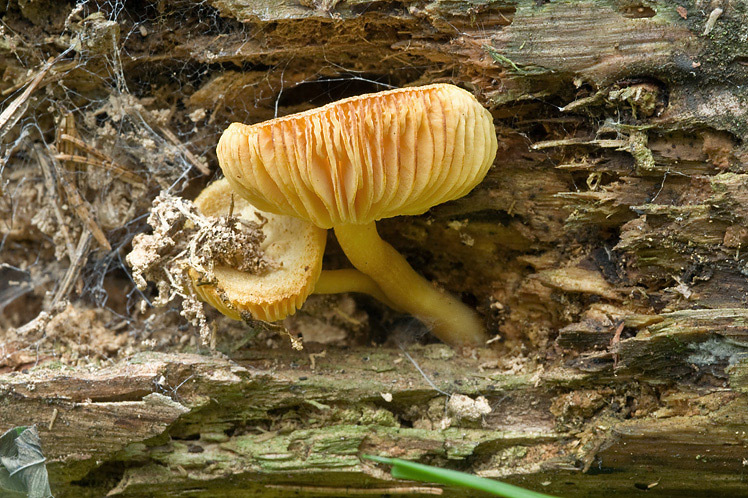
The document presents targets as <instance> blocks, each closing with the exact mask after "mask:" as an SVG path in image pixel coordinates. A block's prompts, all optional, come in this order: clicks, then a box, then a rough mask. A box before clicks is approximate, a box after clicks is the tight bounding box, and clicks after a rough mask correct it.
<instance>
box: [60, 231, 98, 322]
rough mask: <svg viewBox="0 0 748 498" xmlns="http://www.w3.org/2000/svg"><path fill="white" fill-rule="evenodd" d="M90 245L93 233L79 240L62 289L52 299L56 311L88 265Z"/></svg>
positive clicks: (84, 235) (82, 235)
mask: <svg viewBox="0 0 748 498" xmlns="http://www.w3.org/2000/svg"><path fill="white" fill-rule="evenodd" d="M90 245H91V233H86V232H83V233H82V234H81V236H80V239H78V246H77V247H76V248H75V254H74V256H73V257H71V258H70V267H69V268H68V270H67V271H66V272H65V276H64V277H63V278H62V283H60V287H59V288H58V289H57V292H55V295H54V297H53V298H52V304H51V308H52V309H54V307H55V306H56V305H57V303H59V302H60V301H62V300H63V299H65V298H66V297H67V295H68V294H69V293H70V290H71V289H72V287H73V283H74V282H75V280H76V279H77V278H78V275H80V272H81V270H82V269H83V265H85V264H86V260H87V259H88V248H89V246H90Z"/></svg>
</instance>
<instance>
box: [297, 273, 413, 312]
mask: <svg viewBox="0 0 748 498" xmlns="http://www.w3.org/2000/svg"><path fill="white" fill-rule="evenodd" d="M343 292H361V293H363V294H368V295H370V296H371V297H373V298H374V299H377V300H378V301H380V302H382V303H384V304H386V305H387V306H389V307H390V308H392V309H394V310H397V311H402V309H401V308H400V307H399V306H398V305H396V304H395V303H394V302H393V301H392V300H391V299H390V298H388V297H387V296H386V295H385V294H384V292H382V289H380V288H379V286H378V285H377V283H376V282H375V281H374V280H373V279H372V278H371V277H370V276H368V275H366V274H364V273H361V272H360V271H358V270H354V269H353V268H349V269H345V270H322V273H321V274H320V276H319V279H318V280H317V283H316V284H315V285H314V291H313V292H312V294H341V293H343Z"/></svg>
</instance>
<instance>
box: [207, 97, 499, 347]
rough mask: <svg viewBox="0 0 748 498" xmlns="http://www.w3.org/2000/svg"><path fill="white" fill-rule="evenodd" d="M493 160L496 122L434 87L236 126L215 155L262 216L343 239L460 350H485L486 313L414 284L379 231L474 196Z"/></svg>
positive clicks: (379, 279) (400, 300)
mask: <svg viewBox="0 0 748 498" xmlns="http://www.w3.org/2000/svg"><path fill="white" fill-rule="evenodd" d="M496 149H497V141H496V133H495V130H494V127H493V120H492V118H491V115H490V113H489V112H488V111H487V110H486V109H485V108H484V107H483V106H481V105H480V103H479V102H478V101H477V100H476V99H475V97H474V96H473V95H471V94H470V93H468V92H466V91H464V90H462V89H460V88H458V87H456V86H453V85H446V84H436V85H429V86H423V87H415V88H404V89H398V90H391V91H386V92H380V93H374V94H368V95H361V96H358V97H353V98H348V99H344V100H341V101H338V102H334V103H332V104H328V105H326V106H323V107H320V108H317V109H312V110H310V111H306V112H302V113H298V114H294V115H290V116H285V117H282V118H276V119H273V120H270V121H266V122H264V123H259V124H255V125H251V126H248V125H244V124H240V123H233V124H232V125H231V126H229V127H228V129H227V130H226V131H225V132H224V133H223V136H222V137H221V139H220V141H219V143H218V148H217V154H218V161H219V164H220V166H221V169H222V170H223V172H224V175H225V176H226V178H227V179H228V181H229V182H230V183H231V186H232V187H233V189H234V190H235V191H236V192H237V193H238V194H239V195H241V196H243V197H245V198H246V199H249V200H250V202H252V204H254V205H255V206H257V207H259V208H261V209H263V210H265V211H268V212H272V213H279V214H285V215H290V216H295V217H298V218H301V219H304V220H309V221H311V222H312V223H313V224H315V225H316V226H318V227H320V228H334V230H335V235H336V236H337V238H338V241H339V242H340V245H341V247H342V248H343V251H344V252H345V254H346V255H347V256H348V258H349V259H350V261H351V262H352V263H353V265H354V266H355V267H356V268H358V269H359V270H360V271H361V272H363V273H365V274H367V275H369V276H370V277H371V278H372V279H373V280H374V281H376V283H377V284H378V286H379V288H381V290H382V291H383V292H384V294H385V295H386V296H387V297H388V298H389V299H390V300H391V301H393V302H395V303H397V304H398V306H399V307H400V308H401V309H403V310H405V311H407V312H409V313H412V314H413V315H415V316H416V317H418V318H419V319H420V320H421V321H423V322H424V323H425V324H426V325H427V326H429V327H430V328H431V330H432V332H433V333H434V334H435V335H436V336H437V337H439V338H440V339H442V340H443V341H445V342H447V343H450V344H452V345H457V346H461V345H476V344H479V343H481V342H482V341H483V340H484V338H485V332H484V328H483V326H482V323H481V321H480V320H479V318H478V316H477V314H476V313H475V312H474V311H473V310H471V309H470V308H468V307H467V306H465V305H464V304H463V303H462V302H460V301H459V300H457V299H455V298H454V297H452V296H450V295H448V294H446V293H444V292H441V291H439V290H437V289H436V288H435V287H434V286H433V285H432V284H431V283H430V282H429V281H427V280H425V279H424V278H423V277H421V276H420V275H419V274H418V273H416V272H415V271H414V270H413V268H411V266H410V265H409V264H408V263H407V261H406V260H405V258H403V256H402V255H400V254H399V253H398V252H397V251H396V250H395V249H394V248H393V247H392V246H390V245H389V244H388V243H387V242H385V241H383V240H382V239H381V238H380V237H379V235H378V233H377V230H376V226H375V222H376V220H379V219H382V218H387V217H392V216H398V215H416V214H422V213H424V212H425V211H427V210H428V209H429V208H431V207H432V206H434V205H436V204H440V203H442V202H446V201H449V200H452V199H457V198H459V197H462V196H463V195H465V194H467V193H468V192H469V191H470V190H471V189H472V188H473V187H475V186H476V185H477V184H478V183H479V182H480V181H481V180H482V179H483V177H484V176H485V174H486V172H487V171H488V168H489V167H490V166H491V164H492V163H493V160H494V157H495V155H496Z"/></svg>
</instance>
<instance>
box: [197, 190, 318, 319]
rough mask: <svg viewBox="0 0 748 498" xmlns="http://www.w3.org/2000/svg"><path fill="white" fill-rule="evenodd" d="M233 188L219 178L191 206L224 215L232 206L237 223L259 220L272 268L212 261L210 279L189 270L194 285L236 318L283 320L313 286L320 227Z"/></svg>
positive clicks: (204, 297) (256, 221)
mask: <svg viewBox="0 0 748 498" xmlns="http://www.w3.org/2000/svg"><path fill="white" fill-rule="evenodd" d="M232 193H233V191H232V189H231V186H230V185H229V183H228V182H227V181H226V180H219V181H217V182H214V183H212V184H211V185H209V186H208V187H206V188H205V189H204V190H203V191H202V192H201V193H200V195H199V196H198V197H197V198H196V199H195V206H196V207H197V209H198V211H200V214H202V215H204V216H215V217H219V216H226V215H228V214H229V213H230V212H231V211H232V209H233V213H232V214H233V216H236V217H237V218H238V219H239V221H240V222H242V221H245V222H246V221H252V222H255V223H259V224H261V225H262V232H263V233H264V235H265V240H264V241H263V242H262V243H261V244H260V249H261V250H262V251H263V253H264V255H265V257H266V258H267V259H268V260H269V261H271V262H272V267H271V268H269V269H268V270H266V271H263V272H259V273H258V272H248V271H242V270H241V269H239V268H237V267H236V266H237V265H234V264H221V265H216V266H215V267H214V268H213V272H212V273H213V276H214V278H215V281H213V282H210V281H208V282H202V281H201V280H200V275H199V273H198V272H197V271H196V270H194V269H193V270H191V271H190V276H191V277H192V281H193V287H194V288H195V292H196V293H197V294H198V296H200V298H201V299H202V300H204V301H206V302H208V303H209V304H211V305H212V306H214V307H215V308H217V309H218V310H219V311H220V312H221V313H223V314H224V315H226V316H228V317H230V318H233V319H235V320H240V319H242V318H244V317H247V318H249V316H247V315H246V314H247V313H248V314H249V315H250V316H251V318H255V319H258V320H265V321H268V322H274V321H277V320H282V319H283V318H285V317H286V316H288V315H290V314H292V313H294V312H295V311H296V309H297V308H299V307H301V305H302V304H303V303H304V301H306V298H307V297H308V296H309V294H311V292H312V290H313V289H314V285H315V283H316V282H317V279H318V278H319V275H320V272H321V271H322V255H323V253H324V251H325V243H326V233H325V230H322V229H320V228H318V227H316V226H314V225H312V224H310V223H308V222H305V221H304V220H301V219H298V218H292V217H290V216H284V215H279V214H273V213H267V212H262V211H260V210H259V209H256V208H255V207H254V206H253V205H252V204H250V203H249V201H247V200H246V199H242V198H241V197H238V196H236V195H233V196H232ZM232 203H233V207H232Z"/></svg>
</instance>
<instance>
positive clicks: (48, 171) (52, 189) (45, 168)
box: [34, 147, 75, 263]
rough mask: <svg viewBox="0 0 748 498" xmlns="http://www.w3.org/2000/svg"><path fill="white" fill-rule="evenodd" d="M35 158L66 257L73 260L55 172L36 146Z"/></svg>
mask: <svg viewBox="0 0 748 498" xmlns="http://www.w3.org/2000/svg"><path fill="white" fill-rule="evenodd" d="M34 153H35V154H36V159H37V161H39V166H41V168H42V173H44V186H45V187H46V188H47V191H48V192H49V195H50V196H51V197H52V207H53V208H54V213H55V218H57V225H58V226H59V227H60V232H61V233H62V237H63V238H64V239H65V247H66V248H67V251H68V257H69V258H70V262H71V263H72V262H73V258H74V253H75V248H74V247H73V242H72V240H71V238H70V232H69V230H68V227H67V224H66V223H65V216H64V215H63V214H62V208H61V207H60V202H59V201H60V196H59V195H58V192H57V184H56V183H55V174H54V173H53V172H52V166H51V165H50V164H49V161H47V158H45V157H44V155H43V154H42V153H41V151H40V150H39V148H38V147H35V148H34Z"/></svg>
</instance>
